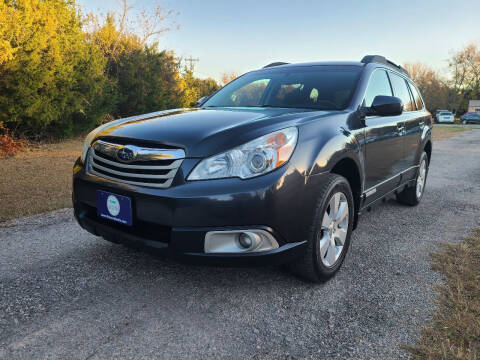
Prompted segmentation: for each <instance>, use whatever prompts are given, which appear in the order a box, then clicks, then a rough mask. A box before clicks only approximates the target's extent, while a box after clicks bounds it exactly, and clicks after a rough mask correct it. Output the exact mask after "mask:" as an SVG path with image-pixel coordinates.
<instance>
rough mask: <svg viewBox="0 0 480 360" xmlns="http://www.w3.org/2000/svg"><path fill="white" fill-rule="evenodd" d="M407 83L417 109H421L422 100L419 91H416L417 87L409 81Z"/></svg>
mask: <svg viewBox="0 0 480 360" xmlns="http://www.w3.org/2000/svg"><path fill="white" fill-rule="evenodd" d="M408 85H410V90H412V95H413V99H414V100H415V105H416V106H417V110H421V109H423V101H422V98H421V97H420V93H419V92H418V89H417V87H416V86H415V85H413V84H412V83H409V84H408Z"/></svg>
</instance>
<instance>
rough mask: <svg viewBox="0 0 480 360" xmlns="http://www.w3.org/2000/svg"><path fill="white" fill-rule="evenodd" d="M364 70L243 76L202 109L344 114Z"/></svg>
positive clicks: (330, 68) (324, 68) (321, 68)
mask: <svg viewBox="0 0 480 360" xmlns="http://www.w3.org/2000/svg"><path fill="white" fill-rule="evenodd" d="M360 71H361V67H359V66H343V65H316V66H299V67H284V68H269V69H265V70H260V71H255V72H251V73H248V74H246V75H243V76H242V77H240V78H238V79H236V80H234V81H232V82H231V83H230V84H228V85H227V86H225V87H224V88H223V89H221V90H220V91H219V92H217V93H216V94H214V95H213V96H212V97H211V98H210V99H208V100H207V101H206V102H205V103H204V104H203V105H202V107H207V108H208V107H281V108H306V109H318V110H342V109H345V108H346V107H347V106H348V104H349V103H350V99H351V97H352V95H353V91H354V90H355V86H356V84H357V80H358V78H359V75H360Z"/></svg>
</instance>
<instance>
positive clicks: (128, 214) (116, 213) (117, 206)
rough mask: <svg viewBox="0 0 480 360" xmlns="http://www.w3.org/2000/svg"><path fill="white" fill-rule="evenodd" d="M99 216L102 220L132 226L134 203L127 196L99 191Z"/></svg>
mask: <svg viewBox="0 0 480 360" xmlns="http://www.w3.org/2000/svg"><path fill="white" fill-rule="evenodd" d="M97 215H98V216H99V217H101V218H104V219H108V220H111V221H115V222H118V223H120V224H123V225H129V226H131V225H132V201H131V200H130V198H129V197H127V196H122V195H117V194H112V193H109V192H106V191H102V190H97Z"/></svg>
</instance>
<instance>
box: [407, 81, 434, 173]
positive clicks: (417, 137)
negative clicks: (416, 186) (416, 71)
mask: <svg viewBox="0 0 480 360" xmlns="http://www.w3.org/2000/svg"><path fill="white" fill-rule="evenodd" d="M407 84H408V86H409V88H410V91H411V95H412V97H413V107H414V110H413V111H412V112H411V113H410V114H409V116H408V118H407V120H406V122H405V136H404V137H405V142H404V144H405V161H406V162H407V170H406V172H405V173H404V175H403V179H402V181H406V180H410V179H413V178H414V177H415V174H416V166H417V165H418V161H419V149H420V148H419V147H420V144H421V142H422V133H423V129H424V127H425V124H427V123H428V118H429V114H428V112H427V111H426V110H425V105H424V103H423V101H422V98H421V96H420V92H419V91H418V89H417V87H416V86H415V85H414V84H413V83H412V82H410V81H407Z"/></svg>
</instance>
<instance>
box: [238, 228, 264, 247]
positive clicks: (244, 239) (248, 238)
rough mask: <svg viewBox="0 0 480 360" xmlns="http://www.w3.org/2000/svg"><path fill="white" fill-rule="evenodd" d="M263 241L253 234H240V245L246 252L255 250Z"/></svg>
mask: <svg viewBox="0 0 480 360" xmlns="http://www.w3.org/2000/svg"><path fill="white" fill-rule="evenodd" d="M261 241H262V239H261V238H260V236H259V235H257V234H255V233H253V232H241V233H240V234H238V243H239V244H240V246H241V247H242V248H244V249H245V250H253V249H255V248H256V247H257V246H258V245H259V244H260V242H261Z"/></svg>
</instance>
